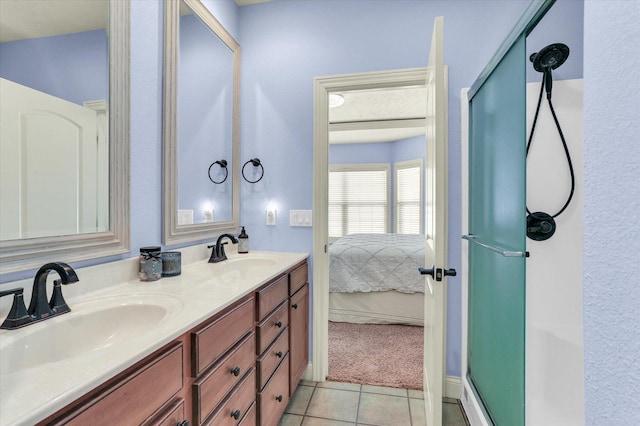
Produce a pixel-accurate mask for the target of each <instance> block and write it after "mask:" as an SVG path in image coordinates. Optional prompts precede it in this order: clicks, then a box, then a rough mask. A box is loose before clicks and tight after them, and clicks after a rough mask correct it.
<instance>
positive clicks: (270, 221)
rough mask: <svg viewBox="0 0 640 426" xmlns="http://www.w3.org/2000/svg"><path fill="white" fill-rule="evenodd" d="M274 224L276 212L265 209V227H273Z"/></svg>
mask: <svg viewBox="0 0 640 426" xmlns="http://www.w3.org/2000/svg"><path fill="white" fill-rule="evenodd" d="M275 224H276V210H275V209H267V225H271V226H274V225H275Z"/></svg>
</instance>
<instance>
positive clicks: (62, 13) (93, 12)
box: [0, 0, 109, 43]
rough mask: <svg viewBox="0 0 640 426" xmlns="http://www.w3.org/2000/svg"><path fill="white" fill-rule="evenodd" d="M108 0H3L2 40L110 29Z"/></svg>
mask: <svg viewBox="0 0 640 426" xmlns="http://www.w3.org/2000/svg"><path fill="white" fill-rule="evenodd" d="M108 19H109V1H108V0H58V1H52V0H29V1H26V0H0V43H3V42H5V41H16V40H24V39H30V38H37V37H48V36H53V35H59V34H70V33H76V32H80V31H90V30H97V29H106V28H107V24H108Z"/></svg>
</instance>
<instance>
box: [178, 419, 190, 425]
mask: <svg viewBox="0 0 640 426" xmlns="http://www.w3.org/2000/svg"><path fill="white" fill-rule="evenodd" d="M178 426H189V420H183V421H181V422H180V423H178Z"/></svg>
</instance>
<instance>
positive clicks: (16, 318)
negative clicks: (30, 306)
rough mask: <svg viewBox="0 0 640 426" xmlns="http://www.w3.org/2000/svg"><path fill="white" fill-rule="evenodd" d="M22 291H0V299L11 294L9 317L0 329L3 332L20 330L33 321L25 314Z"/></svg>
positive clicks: (19, 289) (15, 289)
mask: <svg viewBox="0 0 640 426" xmlns="http://www.w3.org/2000/svg"><path fill="white" fill-rule="evenodd" d="M23 292H24V289H22V288H13V289H11V290H5V291H0V297H3V296H8V295H10V294H13V304H12V305H11V309H10V310H9V315H7V318H6V319H5V320H4V322H3V323H2V325H0V328H2V329H5V330H12V329H14V328H20V327H22V326H24V325H27V324H29V323H30V322H32V321H33V318H32V317H31V315H29V313H28V312H27V307H26V306H25V304H24V296H23Z"/></svg>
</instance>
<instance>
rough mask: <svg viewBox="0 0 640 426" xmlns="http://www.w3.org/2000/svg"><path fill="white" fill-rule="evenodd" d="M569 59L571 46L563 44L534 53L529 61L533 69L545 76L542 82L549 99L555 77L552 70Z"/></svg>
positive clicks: (551, 45) (556, 44)
mask: <svg viewBox="0 0 640 426" xmlns="http://www.w3.org/2000/svg"><path fill="white" fill-rule="evenodd" d="M568 57H569V46H567V45H566V44H562V43H554V44H550V45H548V46H546V47H543V48H542V49H541V50H540V51H539V52H537V53H532V54H531V56H529V60H530V61H531V62H533V68H534V69H535V70H536V71H539V72H541V73H542V74H543V78H542V81H543V82H544V87H545V90H546V92H547V99H551V90H552V87H553V77H552V76H551V70H555V69H556V68H558V67H559V66H560V65H562V64H564V61H566V60H567V58H568Z"/></svg>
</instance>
